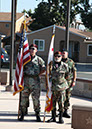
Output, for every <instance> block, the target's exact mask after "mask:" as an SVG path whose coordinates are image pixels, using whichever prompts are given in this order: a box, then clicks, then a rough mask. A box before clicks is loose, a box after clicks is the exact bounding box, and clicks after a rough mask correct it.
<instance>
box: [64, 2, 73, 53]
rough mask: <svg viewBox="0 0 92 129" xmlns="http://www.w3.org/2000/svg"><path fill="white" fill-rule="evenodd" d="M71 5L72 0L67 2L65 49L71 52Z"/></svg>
mask: <svg viewBox="0 0 92 129" xmlns="http://www.w3.org/2000/svg"><path fill="white" fill-rule="evenodd" d="M70 3H71V0H67V17H66V35H65V46H64V48H65V49H67V50H68V51H69V25H70Z"/></svg>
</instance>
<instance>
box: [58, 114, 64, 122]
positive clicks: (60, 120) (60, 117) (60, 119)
mask: <svg viewBox="0 0 92 129" xmlns="http://www.w3.org/2000/svg"><path fill="white" fill-rule="evenodd" d="M62 117H63V113H62V112H59V122H58V123H61V124H63V123H64V121H63V118H62Z"/></svg>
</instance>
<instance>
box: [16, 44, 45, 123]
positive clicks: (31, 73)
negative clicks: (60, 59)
mask: <svg viewBox="0 0 92 129" xmlns="http://www.w3.org/2000/svg"><path fill="white" fill-rule="evenodd" d="M29 50H30V54H31V61H30V62H29V63H27V64H26V65H25V66H24V90H23V91H22V92H21V98H22V99H21V103H20V105H21V117H20V119H19V120H20V121H23V119H24V115H25V114H26V111H27V108H28V103H29V95H30V94H31V96H32V100H33V106H34V111H35V114H36V119H37V121H38V122H40V121H41V119H40V114H39V113H40V100H39V98H40V78H39V76H40V75H41V74H42V73H43V72H45V62H44V61H43V59H42V58H41V57H39V56H37V55H36V52H37V45H35V44H31V45H30V47H29Z"/></svg>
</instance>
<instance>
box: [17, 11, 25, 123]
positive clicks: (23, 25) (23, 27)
mask: <svg viewBox="0 0 92 129" xmlns="http://www.w3.org/2000/svg"><path fill="white" fill-rule="evenodd" d="M21 29H23V31H24V32H23V33H25V29H26V18H25V13H24V23H23V24H22V28H21ZM23 35H24V34H23ZM23 37H24V36H23ZM20 104H21V91H20V93H19V108H18V120H19V116H20V114H21V111H20V110H21V105H20Z"/></svg>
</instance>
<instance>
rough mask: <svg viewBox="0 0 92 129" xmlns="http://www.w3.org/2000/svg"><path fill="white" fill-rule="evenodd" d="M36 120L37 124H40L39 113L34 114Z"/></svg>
mask: <svg viewBox="0 0 92 129" xmlns="http://www.w3.org/2000/svg"><path fill="white" fill-rule="evenodd" d="M36 120H37V122H41V119H40V114H39V112H36Z"/></svg>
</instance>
